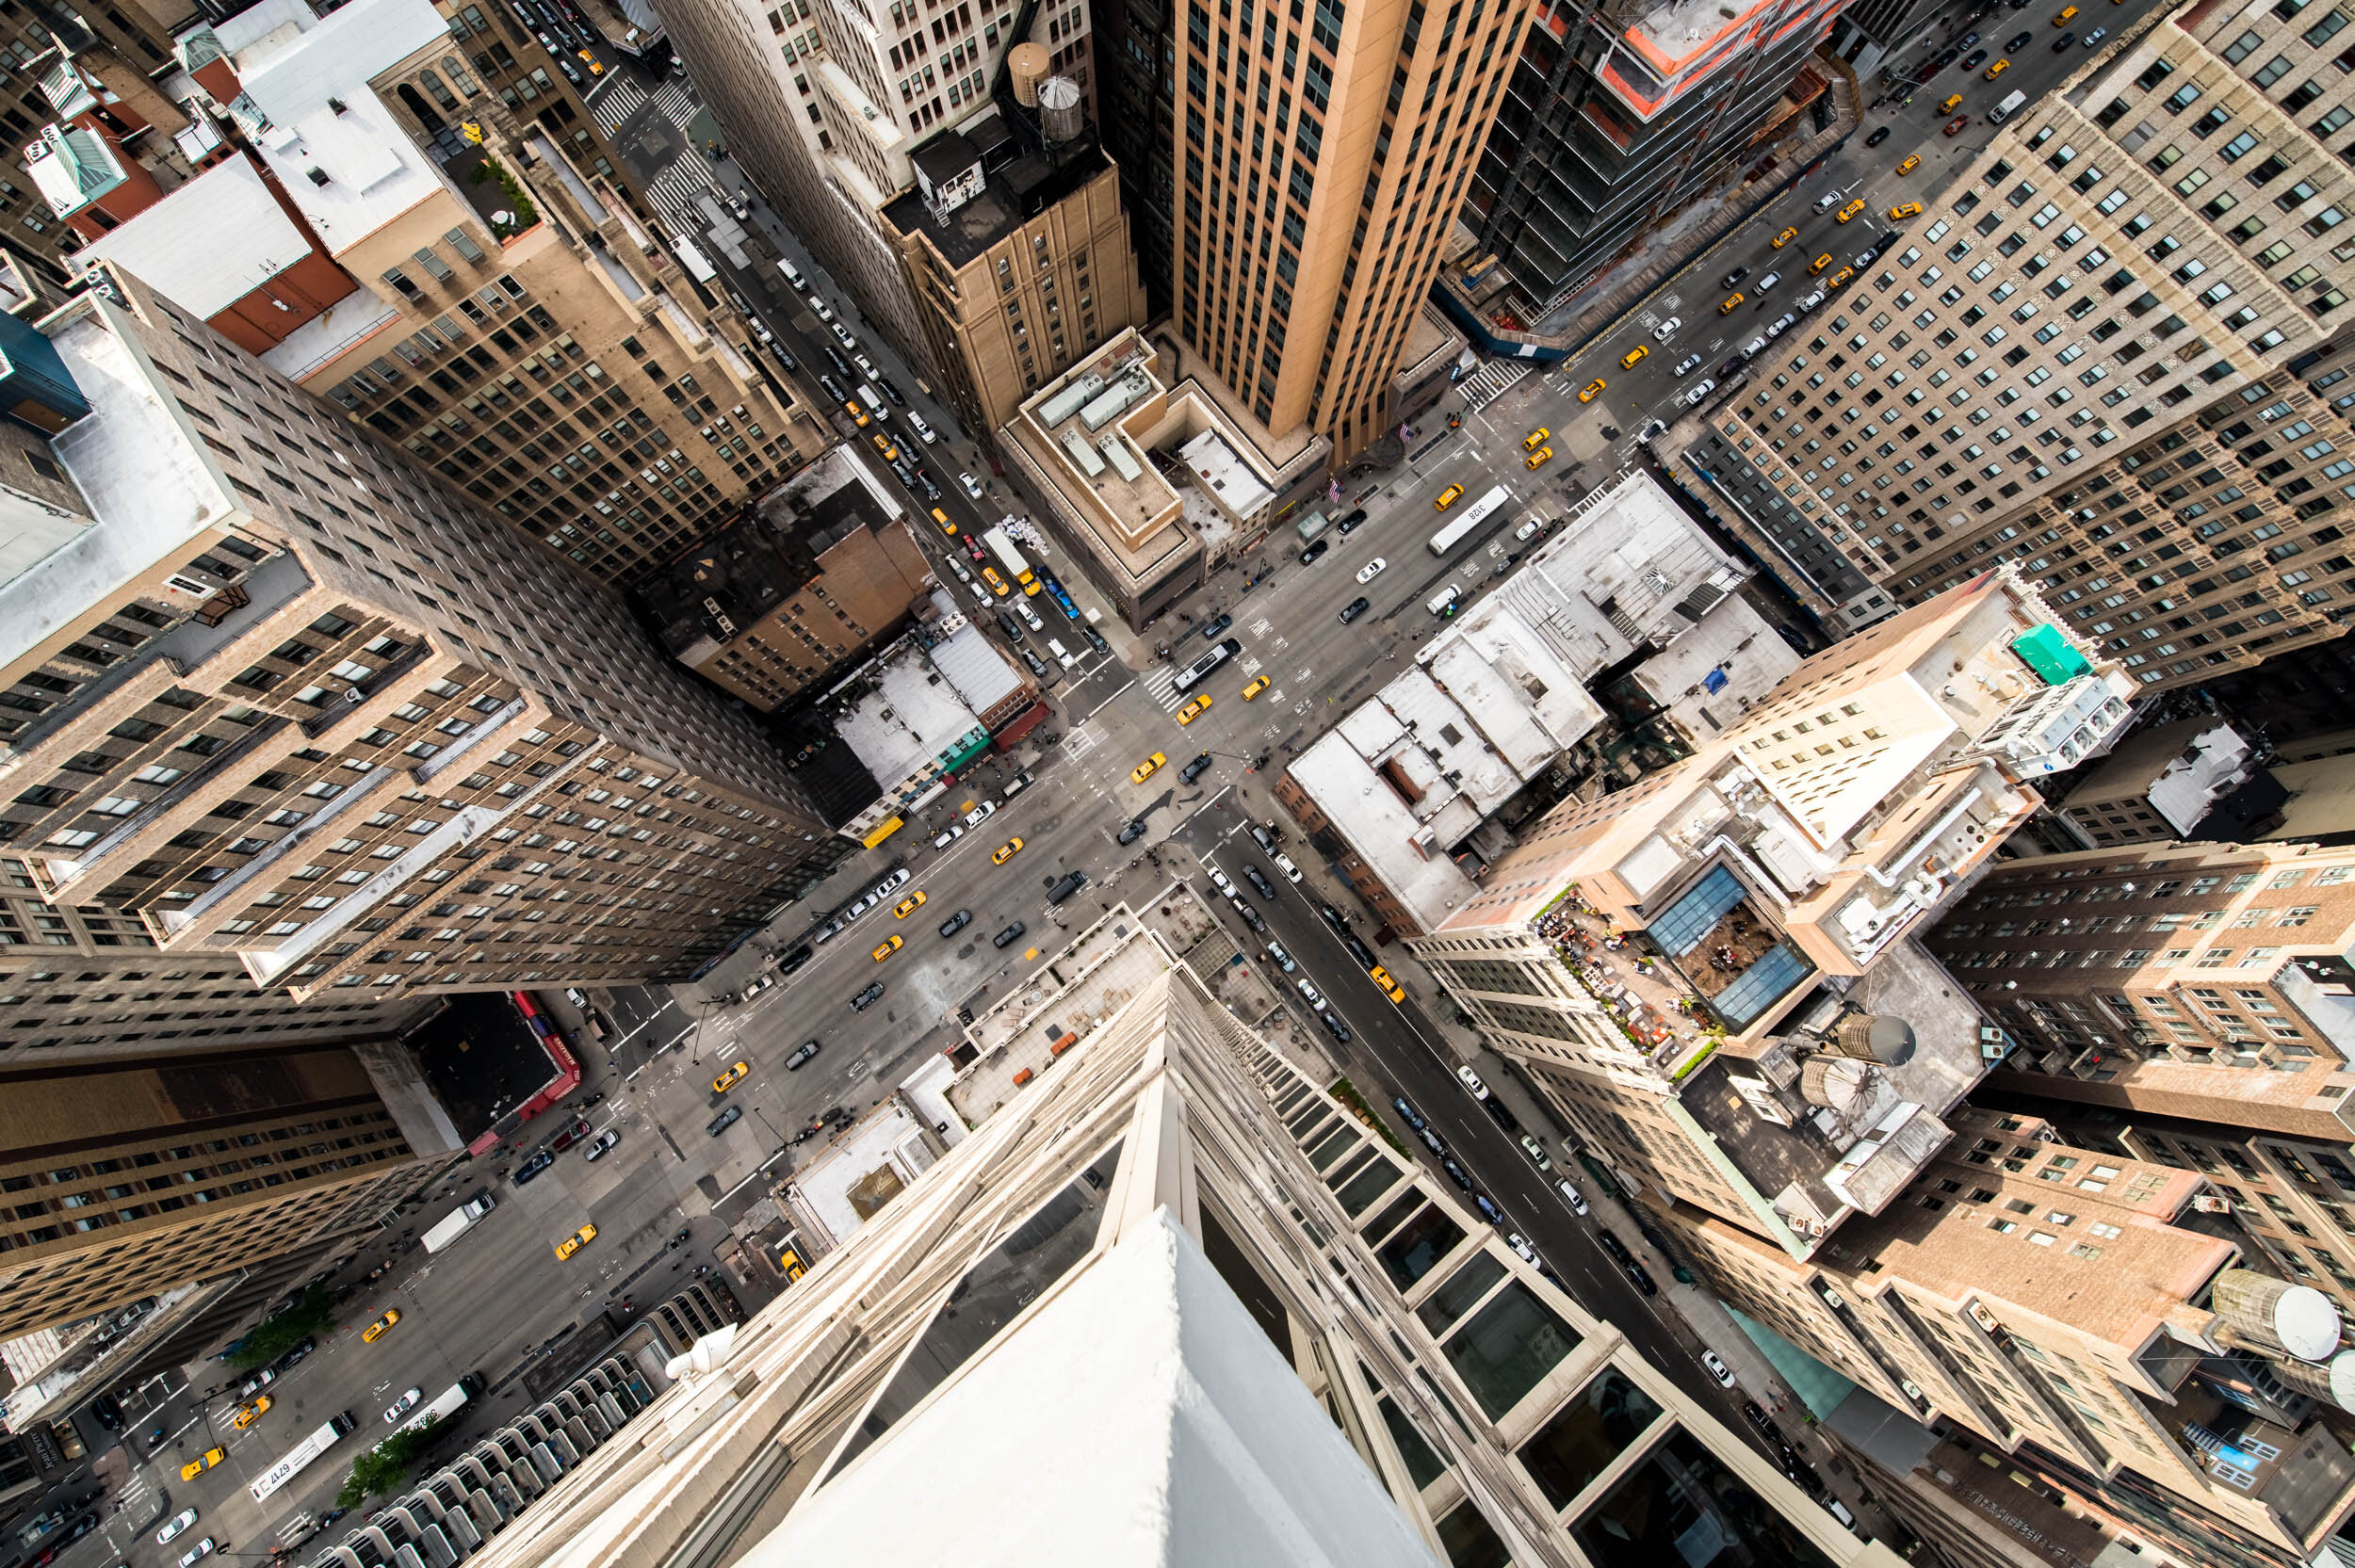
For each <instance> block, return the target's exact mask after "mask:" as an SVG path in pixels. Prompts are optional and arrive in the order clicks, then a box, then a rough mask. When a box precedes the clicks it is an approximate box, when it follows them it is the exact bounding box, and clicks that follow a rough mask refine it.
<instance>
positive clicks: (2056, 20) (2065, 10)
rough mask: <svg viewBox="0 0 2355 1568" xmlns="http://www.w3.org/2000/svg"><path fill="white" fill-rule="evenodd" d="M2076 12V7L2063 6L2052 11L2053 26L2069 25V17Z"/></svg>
mask: <svg viewBox="0 0 2355 1568" xmlns="http://www.w3.org/2000/svg"><path fill="white" fill-rule="evenodd" d="M2076 14H2077V8H2076V7H2074V6H2063V7H2062V8H2060V9H2059V10H2056V11H2055V12H2054V13H2053V25H2054V26H2055V27H2066V26H2068V25H2069V22H2070V19H2071V17H2073V16H2075V15H2076Z"/></svg>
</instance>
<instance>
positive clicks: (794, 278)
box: [777, 256, 809, 294]
mask: <svg viewBox="0 0 2355 1568" xmlns="http://www.w3.org/2000/svg"><path fill="white" fill-rule="evenodd" d="M777 270H778V271H780V272H782V273H784V274H785V281H786V282H787V283H791V284H792V285H793V291H794V292H795V293H797V294H798V293H800V292H801V291H802V290H803V289H804V288H807V287H808V286H809V280H808V279H806V278H804V277H803V276H802V269H801V268H800V267H796V266H794V265H793V264H792V263H791V262H790V261H788V260H787V259H786V258H785V257H783V256H779V257H778V258H777Z"/></svg>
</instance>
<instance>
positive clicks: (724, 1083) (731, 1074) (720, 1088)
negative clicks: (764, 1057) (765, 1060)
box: [711, 1061, 753, 1094]
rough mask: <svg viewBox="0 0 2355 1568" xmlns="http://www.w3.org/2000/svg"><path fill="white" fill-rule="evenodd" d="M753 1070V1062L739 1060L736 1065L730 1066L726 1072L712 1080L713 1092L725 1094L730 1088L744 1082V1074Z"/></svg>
mask: <svg viewBox="0 0 2355 1568" xmlns="http://www.w3.org/2000/svg"><path fill="white" fill-rule="evenodd" d="M752 1070H753V1064H752V1063H751V1062H749V1061H739V1062H738V1063H737V1064H736V1065H735V1066H733V1067H731V1068H729V1069H728V1070H727V1071H726V1072H724V1073H723V1074H721V1075H719V1076H718V1077H716V1078H714V1079H712V1080H711V1092H713V1093H714V1094H725V1093H726V1092H727V1091H729V1090H731V1089H734V1088H735V1087H736V1086H737V1085H738V1084H739V1083H741V1082H743V1081H744V1075H745V1074H747V1073H749V1072H751V1071H752Z"/></svg>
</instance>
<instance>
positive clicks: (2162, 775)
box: [2064, 719, 2254, 837]
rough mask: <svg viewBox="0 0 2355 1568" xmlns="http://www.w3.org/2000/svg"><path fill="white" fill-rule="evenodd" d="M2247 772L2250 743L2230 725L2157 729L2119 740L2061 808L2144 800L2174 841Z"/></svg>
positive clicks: (2192, 722) (2194, 723)
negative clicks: (2174, 838) (2172, 835)
mask: <svg viewBox="0 0 2355 1568" xmlns="http://www.w3.org/2000/svg"><path fill="white" fill-rule="evenodd" d="M2252 771H2254V768H2253V753H2252V752H2251V751H2250V748H2249V742H2248V741H2246V740H2244V739H2242V738H2241V736H2240V732H2238V731H2237V730H2235V729H2233V726H2232V725H2230V724H2226V723H2221V722H2219V721H2217V720H2216V719H2182V720H2179V721H2178V722H2176V723H2172V724H2156V725H2153V726H2152V727H2151V728H2150V729H2147V730H2143V731H2140V732H2138V733H2137V734H2135V735H2132V736H2127V737H2126V738H2125V739H2124V740H2121V741H2120V742H2119V743H2118V745H2117V746H2116V747H2115V748H2113V749H2112V750H2111V752H2110V754H2109V755H2108V756H2107V757H2105V758H2103V760H2102V762H2101V763H2100V764H2099V765H2097V766H2095V767H2094V768H2090V769H2089V770H2088V771H2087V774H2086V776H2085V777H2084V779H2082V780H2081V781H2079V783H2078V784H2077V787H2076V788H2075V789H2073V790H2071V791H2070V794H2069V800H2068V802H2067V806H2065V807H2064V809H2070V808H2073V807H2076V806H2078V805H2080V804H2085V805H2090V804H2092V803H2093V802H2095V801H2099V800H2121V799H2128V798H2134V799H2140V800H2148V801H2149V802H2150V803H2151V809H2152V810H2153V811H2155V812H2157V813H2158V814H2159V816H2162V817H2164V818H2166V820H2167V824H2168V827H2170V828H2173V829H2174V830H2175V832H2176V833H2177V835H2178V836H2179V837H2180V836H2186V835H2188V834H2189V833H2190V832H2191V831H2192V830H2193V829H2194V828H2196V827H2198V826H2199V825H2200V819H2201V817H2203V816H2207V815H2208V812H2209V810H2210V808H2212V807H2213V806H2215V805H2216V804H2217V801H2219V800H2223V799H2224V798H2225V797H2226V796H2228V795H2230V794H2231V793H2232V792H2233V790H2235V789H2237V788H2239V787H2240V785H2241V784H2244V783H2245V782H2247V780H2248V779H2249V775H2250V773H2251V772H2252Z"/></svg>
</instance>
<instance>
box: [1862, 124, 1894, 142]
mask: <svg viewBox="0 0 2355 1568" xmlns="http://www.w3.org/2000/svg"><path fill="white" fill-rule="evenodd" d="M1888 139H1889V127H1888V126H1886V125H1883V126H1882V127H1881V128H1880V129H1878V130H1876V131H1875V132H1874V133H1873V134H1872V135H1871V136H1869V137H1865V138H1864V145H1865V146H1867V147H1878V146H1879V145H1880V144H1881V143H1882V142H1884V141H1887V140H1888Z"/></svg>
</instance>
